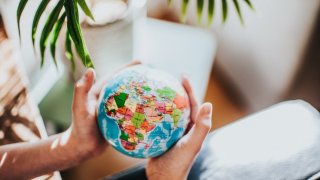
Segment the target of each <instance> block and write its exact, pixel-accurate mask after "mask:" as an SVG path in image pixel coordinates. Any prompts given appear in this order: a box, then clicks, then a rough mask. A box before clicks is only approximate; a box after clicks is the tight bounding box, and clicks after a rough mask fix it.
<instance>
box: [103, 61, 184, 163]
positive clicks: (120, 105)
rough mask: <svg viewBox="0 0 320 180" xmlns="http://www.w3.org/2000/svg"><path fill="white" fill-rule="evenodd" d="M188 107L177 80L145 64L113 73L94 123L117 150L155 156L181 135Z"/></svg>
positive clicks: (165, 149)
mask: <svg viewBox="0 0 320 180" xmlns="http://www.w3.org/2000/svg"><path fill="white" fill-rule="evenodd" d="M189 115H190V107H189V101H188V96H187V93H186V92H185V90H184V88H183V87H182V85H181V83H180V82H179V81H178V80H177V79H176V78H174V77H173V76H171V75H170V74H168V73H166V72H164V71H160V70H157V69H154V68H151V67H147V66H145V65H137V66H133V67H129V68H127V69H125V70H122V71H121V72H118V73H116V74H114V75H113V77H112V78H111V80H109V82H107V83H106V86H105V87H104V88H103V90H102V92H101V95H100V99H99V105H98V124H99V128H100V131H101V133H102V135H103V136H104V138H105V139H106V140H107V141H108V142H109V143H110V144H111V145H112V146H113V147H114V148H115V149H116V150H118V151H119V152H121V153H123V154H125V155H128V156H131V157H135V158H149V157H156V156H159V155H161V154H163V153H164V152H166V151H167V150H168V149H170V148H171V147H172V146H173V145H174V144H175V142H177V140H178V139H179V138H180V137H181V136H182V135H183V134H184V132H185V130H186V127H187V125H188V123H189Z"/></svg>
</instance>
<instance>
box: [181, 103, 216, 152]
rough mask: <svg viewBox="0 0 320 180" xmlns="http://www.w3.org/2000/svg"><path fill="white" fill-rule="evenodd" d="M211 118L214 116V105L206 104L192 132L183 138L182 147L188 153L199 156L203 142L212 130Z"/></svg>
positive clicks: (200, 111)
mask: <svg viewBox="0 0 320 180" xmlns="http://www.w3.org/2000/svg"><path fill="white" fill-rule="evenodd" d="M211 116H212V104H211V103H204V104H203V105H202V106H201V108H200V110H199V112H198V114H197V117H196V119H197V120H196V123H195V124H194V126H193V127H192V128H191V130H190V131H189V132H188V133H187V134H186V135H185V136H183V137H182V138H181V140H180V141H181V142H180V141H179V142H180V143H182V146H184V147H185V148H182V149H186V150H187V151H189V152H191V153H192V154H191V155H195V154H197V153H198V152H199V151H200V149H201V145H202V143H203V141H204V140H205V138H206V136H207V134H208V133H209V131H210V129H211Z"/></svg>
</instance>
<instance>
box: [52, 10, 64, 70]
mask: <svg viewBox="0 0 320 180" xmlns="http://www.w3.org/2000/svg"><path fill="white" fill-rule="evenodd" d="M65 19H66V13H65V12H64V13H63V14H62V15H61V16H60V18H59V20H58V21H57V22H56V24H55V26H54V28H53V30H52V38H51V41H50V51H51V55H52V57H53V61H54V63H55V65H57V60H56V43H57V40H58V37H59V34H60V31H61V29H62V25H63V23H64V21H65Z"/></svg>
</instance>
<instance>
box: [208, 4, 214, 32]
mask: <svg viewBox="0 0 320 180" xmlns="http://www.w3.org/2000/svg"><path fill="white" fill-rule="evenodd" d="M214 8H215V0H209V2H208V26H210V25H211V23H212V21H213V16H214Z"/></svg>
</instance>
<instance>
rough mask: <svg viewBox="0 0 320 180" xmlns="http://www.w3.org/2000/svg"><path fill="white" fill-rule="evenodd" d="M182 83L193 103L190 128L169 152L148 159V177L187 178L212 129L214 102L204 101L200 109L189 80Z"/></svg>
mask: <svg viewBox="0 0 320 180" xmlns="http://www.w3.org/2000/svg"><path fill="white" fill-rule="evenodd" d="M182 84H183V86H184V88H185V89H186V91H187V93H188V96H189V100H190V105H191V115H190V120H191V122H190V124H189V128H188V129H187V133H186V135H184V136H183V137H182V138H181V139H180V140H179V141H178V142H177V143H176V144H175V145H174V147H172V148H171V149H170V150H169V151H168V152H166V153H165V154H163V155H161V156H159V157H156V158H151V159H150V160H149V161H148V163H147V167H146V174H147V177H148V179H151V180H153V179H157V180H159V179H160V180H161V179H164V180H167V179H172V180H174V179H186V178H187V176H188V174H189V171H190V169H191V166H192V164H193V162H194V160H195V158H196V157H197V155H198V153H199V151H200V149H201V145H202V143H203V141H204V139H205V138H206V136H207V134H208V132H209V131H210V129H211V116H212V104H211V103H204V104H202V105H201V107H200V109H199V110H198V105H197V102H196V100H195V97H194V94H193V91H192V88H191V86H190V83H189V81H188V80H187V79H186V78H183V81H182Z"/></svg>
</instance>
